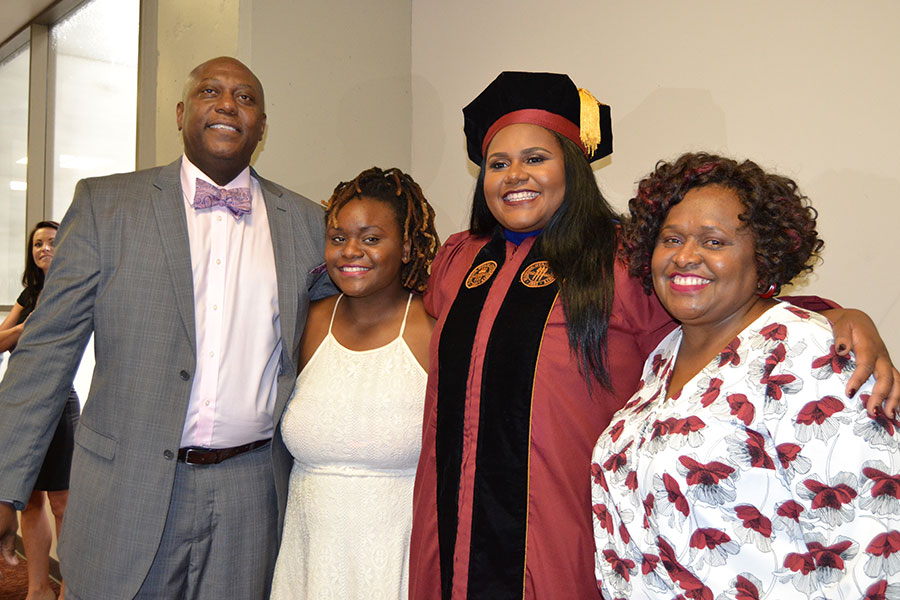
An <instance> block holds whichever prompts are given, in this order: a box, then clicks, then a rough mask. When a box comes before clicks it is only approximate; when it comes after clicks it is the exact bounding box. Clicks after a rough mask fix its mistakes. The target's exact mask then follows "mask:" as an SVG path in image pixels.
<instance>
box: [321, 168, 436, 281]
mask: <svg viewBox="0 0 900 600" xmlns="http://www.w3.org/2000/svg"><path fill="white" fill-rule="evenodd" d="M361 196H366V197H367V198H374V199H375V200H379V201H381V202H385V203H386V204H388V205H389V206H390V207H391V209H392V210H393V211H394V215H396V217H397V225H398V226H399V227H400V231H401V232H402V233H403V243H404V244H405V243H406V242H407V241H408V242H409V244H410V260H409V262H407V263H405V264H404V265H403V266H402V267H401V269H400V281H401V283H402V284H403V287H405V288H406V289H408V290H413V291H416V292H424V291H425V290H426V289H427V288H428V270H429V268H430V267H431V261H433V260H434V255H435V254H436V253H437V249H438V247H439V246H440V241H439V240H438V234H437V230H436V229H435V228H434V209H433V208H431V205H430V204H429V203H428V200H426V199H425V196H424V195H423V194H422V188H421V187H419V184H418V183H416V182H415V181H414V180H413V178H412V177H410V176H409V175H407V174H406V173H404V172H403V171H401V170H400V169H387V170H382V169H379V168H378V167H372V168H371V169H366V170H365V171H363V172H362V173H360V174H359V175H357V176H356V179H354V180H353V181H342V182H341V183H339V184H337V186H336V187H335V188H334V192H333V193H332V195H331V198H329V199H328V200H327V201H325V202H323V203H322V204H323V205H324V206H325V224H326V226H328V227H335V226H336V225H337V215H338V212H340V210H341V208H342V207H343V206H344V205H345V204H347V203H348V202H349V201H351V200H353V199H355V198H359V197H361Z"/></svg>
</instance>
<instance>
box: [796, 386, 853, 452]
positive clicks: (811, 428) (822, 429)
mask: <svg viewBox="0 0 900 600" xmlns="http://www.w3.org/2000/svg"><path fill="white" fill-rule="evenodd" d="M842 410H844V403H843V402H842V401H841V400H840V399H839V398H837V397H835V396H825V397H824V398H820V399H819V400H813V401H812V402H808V403H806V405H804V407H803V408H802V409H800V412H799V413H798V414H797V418H796V420H795V426H794V427H795V429H796V433H797V439H798V440H800V441H801V442H808V441H809V440H811V439H812V438H814V437H815V438H818V439H820V440H822V441H826V442H827V441H828V440H829V439H831V437H832V436H834V434H835V432H836V431H837V428H838V425H839V424H840V422H839V421H837V420H836V419H835V418H834V415H836V414H838V413H840V412H841V411H842Z"/></svg>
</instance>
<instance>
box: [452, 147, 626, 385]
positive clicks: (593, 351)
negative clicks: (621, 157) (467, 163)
mask: <svg viewBox="0 0 900 600" xmlns="http://www.w3.org/2000/svg"><path fill="white" fill-rule="evenodd" d="M552 133H553V135H554V136H556V139H557V141H558V142H559V145H560V147H561V148H562V152H563V163H564V168H565V181H566V191H565V194H564V196H563V202H562V204H561V205H560V207H559V208H558V209H557V211H556V212H555V213H554V214H553V216H552V217H551V218H550V221H549V222H548V223H547V226H546V227H544V230H543V231H542V232H541V234H540V236H539V237H538V241H537V242H536V243H539V244H540V245H541V251H542V252H543V253H544V256H545V257H546V258H547V262H548V263H550V268H551V269H552V270H553V272H554V273H555V274H556V275H557V277H559V280H560V282H561V285H560V298H561V299H562V304H563V311H564V312H565V315H566V330H567V333H568V336H569V347H570V348H571V349H572V351H573V352H574V354H575V356H576V357H577V358H578V365H579V370H580V371H581V373H582V375H584V376H585V378H586V380H587V382H588V387H589V388H590V382H591V377H593V378H594V379H596V380H597V381H599V382H600V384H601V385H602V386H603V387H605V388H606V389H612V383H611V379H610V374H609V369H608V367H607V362H608V361H607V357H606V344H607V333H608V329H609V315H610V312H611V311H612V303H613V295H614V292H615V277H614V275H613V270H614V264H615V260H616V250H617V244H618V231H617V225H616V223H617V221H618V215H617V214H616V212H615V211H614V210H613V209H612V207H611V206H610V205H609V203H608V202H607V201H606V199H605V198H604V197H603V194H602V193H601V192H600V188H599V187H597V180H596V179H595V178H594V172H593V170H592V169H591V165H590V163H589V162H588V161H587V158H586V157H585V155H584V151H582V150H581V149H580V148H579V147H578V146H576V145H575V144H574V143H573V142H572V141H571V140H569V139H567V138H565V137H563V136H561V135H560V134H558V133H556V132H552ZM486 164H487V163H486V162H484V161H483V162H482V164H481V172H480V173H479V175H478V181H477V183H476V184H475V195H474V197H473V198H472V214H471V217H470V219H469V231H470V232H471V233H473V234H475V235H491V234H492V233H493V232H494V230H495V229H496V228H497V227H499V223H498V222H497V219H496V218H495V217H494V215H492V214H491V212H490V209H489V208H488V206H487V199H486V198H485V195H484V174H485V169H486Z"/></svg>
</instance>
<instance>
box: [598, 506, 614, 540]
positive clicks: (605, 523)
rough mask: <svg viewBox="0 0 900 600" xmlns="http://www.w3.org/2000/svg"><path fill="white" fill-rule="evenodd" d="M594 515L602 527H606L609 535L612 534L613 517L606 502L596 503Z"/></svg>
mask: <svg viewBox="0 0 900 600" xmlns="http://www.w3.org/2000/svg"><path fill="white" fill-rule="evenodd" d="M594 516H595V517H596V518H597V523H598V524H599V525H600V528H601V529H605V530H606V531H607V532H608V533H609V535H612V534H613V518H612V514H610V512H609V509H608V508H606V505H605V504H595V505H594Z"/></svg>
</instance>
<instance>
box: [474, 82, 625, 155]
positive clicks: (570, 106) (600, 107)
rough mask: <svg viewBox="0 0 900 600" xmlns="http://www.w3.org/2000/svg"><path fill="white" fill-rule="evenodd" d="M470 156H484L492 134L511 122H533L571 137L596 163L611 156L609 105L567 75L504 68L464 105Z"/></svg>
mask: <svg viewBox="0 0 900 600" xmlns="http://www.w3.org/2000/svg"><path fill="white" fill-rule="evenodd" d="M463 117H464V118H465V127H464V130H465V134H466V146H467V149H468V153H469V158H470V159H471V160H472V162H474V163H475V164H477V165H480V164H481V162H482V161H483V160H484V152H485V150H487V146H488V144H490V142H491V140H492V139H493V137H494V135H496V134H497V132H498V131H500V130H501V129H503V128H504V127H506V126H507V125H512V124H513V123H532V124H534V125H540V126H541V127H545V128H547V129H549V130H551V131H555V132H557V133H559V134H560V135H562V136H564V137H566V138H568V139H570V140H572V141H573V142H575V144H577V145H578V146H579V147H580V148H581V149H582V150H583V151H584V154H585V156H587V159H588V161H595V160H597V159H599V158H603V157H604V156H609V155H610V154H612V137H613V136H612V121H611V120H610V115H609V106H607V105H606V104H601V103H600V102H598V101H597V99H596V98H594V96H592V95H591V93H590V92H588V91H587V90H581V89H578V88H577V87H575V84H574V83H572V80H571V79H569V76H568V75H564V74H561V73H528V72H521V71H504V72H503V73H500V75H498V76H497V78H496V79H494V81H492V82H491V84H490V85H489V86H487V87H486V88H485V89H484V91H483V92H481V93H480V94H478V97H477V98H475V99H474V100H472V102H470V103H469V105H468V106H466V107H465V108H464V109H463Z"/></svg>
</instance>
